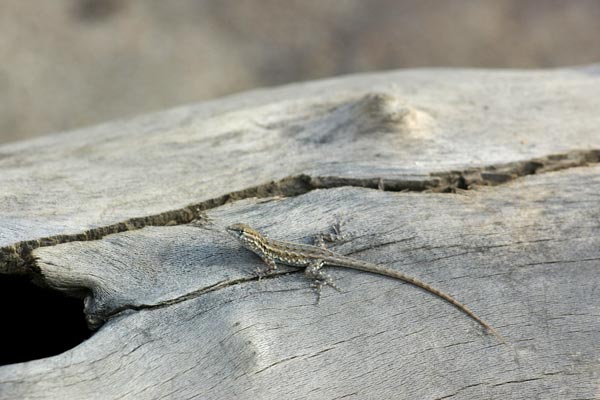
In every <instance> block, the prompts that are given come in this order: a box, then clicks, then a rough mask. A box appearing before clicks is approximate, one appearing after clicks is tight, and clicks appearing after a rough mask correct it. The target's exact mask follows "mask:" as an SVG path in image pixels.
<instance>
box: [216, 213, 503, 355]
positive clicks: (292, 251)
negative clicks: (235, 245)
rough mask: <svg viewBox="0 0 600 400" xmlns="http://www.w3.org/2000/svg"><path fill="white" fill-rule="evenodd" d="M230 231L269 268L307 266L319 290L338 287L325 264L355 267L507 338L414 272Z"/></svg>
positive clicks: (245, 229) (237, 228)
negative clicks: (434, 299)
mask: <svg viewBox="0 0 600 400" xmlns="http://www.w3.org/2000/svg"><path fill="white" fill-rule="evenodd" d="M227 231H228V232H229V233H230V234H231V235H232V236H234V237H235V238H236V239H237V240H238V241H239V242H240V243H241V244H242V246H244V247H245V248H247V249H249V250H251V251H252V252H254V253H256V254H257V255H258V256H259V257H260V258H261V259H262V260H263V261H264V262H265V264H267V266H268V271H272V270H275V269H277V263H281V264H285V265H289V266H292V267H301V268H305V270H304V273H305V274H306V276H307V277H309V278H311V279H314V280H315V285H316V287H317V290H318V291H320V289H321V287H322V286H323V285H329V286H332V287H333V288H336V289H337V287H336V286H335V285H334V284H333V282H332V280H331V278H330V277H329V275H327V274H326V273H325V272H323V271H322V270H321V267H323V266H325V265H329V266H336V267H345V268H352V269H356V270H361V271H366V272H371V273H374V274H379V275H384V276H388V277H390V278H395V279H399V280H401V281H404V282H407V283H410V284H412V285H415V286H417V287H420V288H421V289H424V290H426V291H428V292H430V293H432V294H434V295H436V296H438V297H440V298H442V299H444V300H446V301H447V302H448V303H450V304H452V305H453V306H455V307H456V308H458V309H459V310H461V311H462V312H464V313H465V314H467V315H468V316H469V317H471V318H473V319H474V320H475V321H477V322H478V323H479V324H481V325H482V326H483V327H484V328H485V329H487V330H488V331H489V332H491V333H492V334H494V335H495V336H496V337H497V338H498V339H499V340H500V341H501V342H503V343H506V340H505V339H504V338H503V337H502V336H501V335H500V334H499V333H498V332H496V330H494V329H493V328H492V327H491V326H490V325H489V324H488V323H486V322H485V321H484V320H482V319H481V318H479V317H478V316H477V315H476V314H475V313H474V312H473V311H471V310H470V309H469V308H468V307H467V306H465V305H464V304H462V303H460V302H459V301H458V300H456V299H455V298H454V297H452V296H450V295H449V294H446V293H444V292H442V291H440V290H438V289H436V288H434V287H432V286H430V285H428V284H427V283H425V282H423V281H420V280H419V279H416V278H413V277H412V276H409V275H406V274H403V273H402V272H398V271H395V270H393V269H390V268H385V267H382V266H380V265H377V264H372V263H369V262H365V261H360V260H356V259H353V258H349V257H345V256H342V255H339V254H336V253H334V252H332V251H330V250H327V249H325V248H322V247H317V246H311V245H306V244H297V243H290V242H284V241H281V240H275V239H270V238H267V237H265V236H264V235H262V234H261V233H260V232H258V231H256V230H255V229H252V228H251V227H249V226H248V225H245V224H234V225H231V226H229V227H227ZM268 271H267V272H268Z"/></svg>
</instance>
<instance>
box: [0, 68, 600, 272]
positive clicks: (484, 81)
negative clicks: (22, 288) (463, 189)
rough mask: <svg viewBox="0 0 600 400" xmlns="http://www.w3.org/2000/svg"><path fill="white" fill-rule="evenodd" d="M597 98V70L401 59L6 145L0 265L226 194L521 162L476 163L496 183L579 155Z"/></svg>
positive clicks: (422, 184)
mask: <svg viewBox="0 0 600 400" xmlns="http://www.w3.org/2000/svg"><path fill="white" fill-rule="evenodd" d="M598 93H600V68H598V67H589V68H582V69H574V70H568V69H566V70H555V71H531V72H523V71H478V70H443V69H434V70H407V71H399V72H389V73H379V74H371V75H358V76H351V77H346V78H340V79H333V80H326V81H321V82H313V83H306V84H299V85H291V86H285V87H282V88H278V89H271V90H262V91H255V92H250V93H247V94H243V95H239V96H235V97H231V98H225V99H223V100H219V101H214V102H210V103H204V104H200V105H196V106H190V107H182V108H179V109H176V110H172V111H167V112H164V113H159V114H153V115H150V116H146V117H141V118H138V119H135V120H132V121H125V122H118V123H110V124H106V125H102V126H98V127H94V128H89V129H85V130H82V131H78V132H72V133H67V134H63V135H58V136H49V137H46V138H41V139H37V140H33V141H27V142H22V143H16V144H13V145H8V146H2V147H0V171H1V172H2V173H1V174H0V246H1V247H2V251H0V272H1V271H4V272H8V271H13V272H23V268H21V267H22V266H23V265H22V264H23V263H22V259H23V258H24V257H26V255H27V252H28V249H29V248H32V247H37V246H39V245H40V243H41V244H48V243H55V242H61V241H68V240H74V239H89V238H97V237H99V236H102V235H105V234H107V233H110V232H117V231H120V230H124V229H129V228H132V227H140V226H143V225H147V224H152V225H164V224H166V223H168V222H170V221H174V222H179V223H181V222H189V221H190V220H191V219H193V218H194V217H196V216H197V214H198V209H202V208H206V207H212V206H215V205H217V204H219V203H222V202H223V201H224V200H226V199H227V198H230V197H231V196H232V194H234V197H235V196H237V197H246V196H249V195H252V194H253V193H257V194H259V195H264V194H267V193H269V192H270V191H271V192H278V191H281V192H283V193H284V194H295V193H298V192H303V191H307V190H310V189H312V188H314V187H330V186H335V185H346V184H353V185H359V186H363V185H370V186H374V187H377V184H378V183H377V181H378V180H380V179H381V180H383V182H384V184H385V185H386V187H387V188H388V189H395V190H401V189H403V188H407V189H412V190H416V189H423V188H434V189H437V190H443V189H444V188H445V187H447V186H454V185H455V184H456V183H457V179H458V175H457V174H451V173H450V172H451V171H455V172H457V171H463V170H467V169H470V168H474V167H475V168H481V167H490V166H495V165H504V164H510V163H517V164H514V165H509V166H508V167H509V168H508V171H501V173H497V172H496V171H484V172H487V174H485V176H484V177H483V178H484V179H485V180H487V181H490V182H495V181H502V180H506V179H507V178H508V177H510V175H512V174H515V173H517V174H519V173H522V172H531V170H535V169H536V168H540V167H544V166H546V165H548V164H550V165H554V164H556V163H557V160H556V159H552V158H551V159H548V157H549V156H550V155H555V154H559V155H562V156H563V157H565V158H573V160H571V162H573V163H575V164H577V163H581V162H585V161H586V158H587V157H588V156H589V154H587V153H584V154H583V155H582V154H578V153H573V151H574V150H584V151H586V150H589V149H599V148H600V134H598V130H597V127H598V126H600V113H599V112H598V110H599V109H600V96H598ZM538 158H541V159H540V160H537V161H539V162H534V163H532V162H531V161H532V160H535V159H538ZM594 158H598V155H597V154H596V155H595V156H594ZM559 161H560V160H559ZM476 172H477V173H478V172H480V171H479V170H477V171H476ZM285 178H288V179H285ZM270 182H275V184H273V185H269V183H270ZM168 211H171V212H168ZM24 242H27V244H26V245H22V243H24ZM25 268H26V267H25Z"/></svg>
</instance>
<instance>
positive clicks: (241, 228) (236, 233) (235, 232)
mask: <svg viewBox="0 0 600 400" xmlns="http://www.w3.org/2000/svg"><path fill="white" fill-rule="evenodd" d="M225 229H226V230H227V232H228V233H229V234H230V235H231V236H233V237H234V238H236V239H237V240H239V241H240V242H242V244H246V245H247V244H250V243H254V242H256V241H260V240H262V235H261V234H260V233H259V232H258V231H256V230H254V229H252V228H250V227H249V226H248V225H246V224H233V225H230V226H228V227H227V228H225Z"/></svg>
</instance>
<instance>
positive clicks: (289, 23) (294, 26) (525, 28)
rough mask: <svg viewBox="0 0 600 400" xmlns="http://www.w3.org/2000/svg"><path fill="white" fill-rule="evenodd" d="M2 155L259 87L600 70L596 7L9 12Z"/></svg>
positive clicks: (526, 2)
mask: <svg viewBox="0 0 600 400" xmlns="http://www.w3.org/2000/svg"><path fill="white" fill-rule="evenodd" d="M0 58H1V60H2V62H1V63H0V143H3V142H10V141H15V140H19V139H24V138H28V137H33V136H39V135H43V134H47V133H51V132H58V131H64V130H69V129H74V128H78V127H82V126H86V125H91V124H96V123H99V122H103V121H107V120H111V119H116V118H122V117H127V116H131V115H136V114H141V113H146V112H150V111H155V110H160V109H165V108H169V107H174V106H177V105H181V104H186V103H193V102H198V101H202V100H206V99H210V98H215V97H219V96H223V95H227V94H231V93H235V92H239V91H244V90H248V89H252V88H255V87H261V86H272V85H279V84H283V83H288V82H296V81H302V80H310V79H317V78H323V77H330V76H334V75H340V74H349V73H357V72H365V71H377V70H388V69H396V68H407V67H422V66H448V67H497V68H547V67H559V66H568V65H581V64H586V63H593V62H598V61H600V1H596V0H573V1H562V0H561V1H559V0H502V1H500V0H452V1H436V0H285V1H281V0H205V1H202V0H176V1H164V0H52V1H37V0H0Z"/></svg>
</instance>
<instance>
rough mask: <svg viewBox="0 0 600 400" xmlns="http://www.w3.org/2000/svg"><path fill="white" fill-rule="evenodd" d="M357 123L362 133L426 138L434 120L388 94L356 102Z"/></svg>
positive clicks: (371, 94) (370, 95)
mask: <svg viewBox="0 0 600 400" xmlns="http://www.w3.org/2000/svg"><path fill="white" fill-rule="evenodd" d="M355 109H356V111H357V113H356V115H355V116H356V118H357V120H358V121H357V122H359V123H360V125H361V126H362V129H361V133H363V134H370V133H374V132H398V133H402V134H405V135H410V136H426V135H428V133H429V132H431V129H429V128H430V127H431V125H432V123H433V118H432V117H431V116H430V115H429V114H427V113H426V112H424V111H421V110H418V109H416V108H414V107H411V106H409V105H408V104H406V103H405V102H402V101H400V100H399V99H398V98H397V97H396V96H393V95H391V94H388V93H369V94H367V95H365V96H363V97H362V98H361V99H359V100H358V101H357V102H356V107H355Z"/></svg>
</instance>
